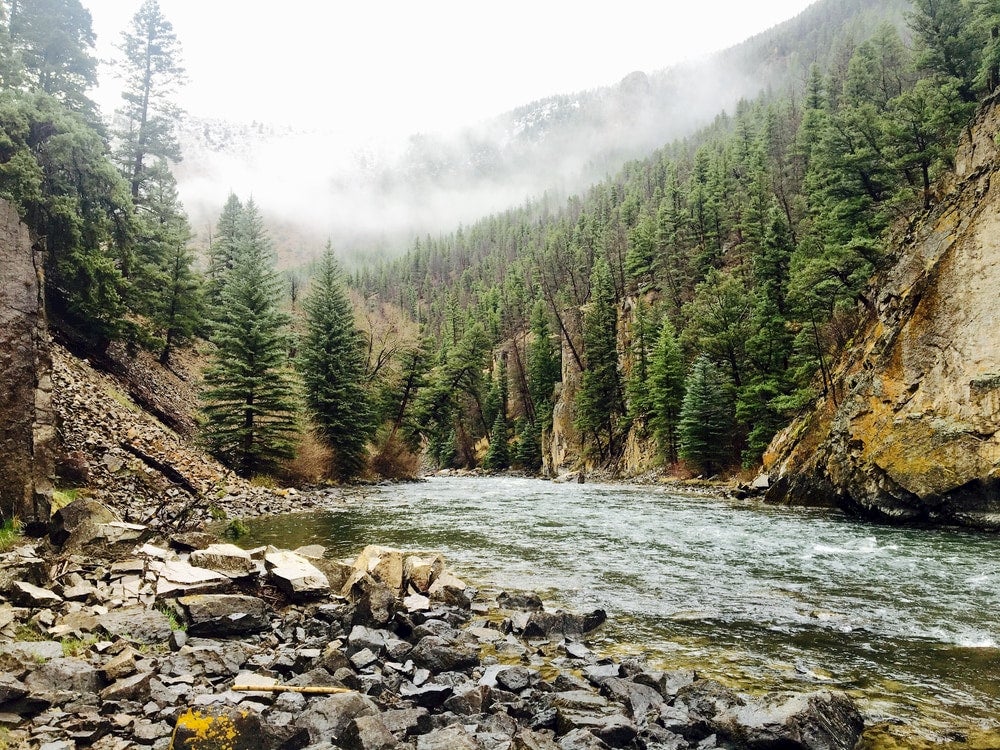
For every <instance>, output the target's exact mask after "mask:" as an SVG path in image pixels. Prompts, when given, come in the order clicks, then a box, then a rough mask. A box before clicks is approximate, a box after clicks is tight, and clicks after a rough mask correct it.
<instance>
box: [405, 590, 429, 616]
mask: <svg viewBox="0 0 1000 750" xmlns="http://www.w3.org/2000/svg"><path fill="white" fill-rule="evenodd" d="M403 606H404V607H406V611H407V612H426V611H427V610H429V609H430V608H431V600H430V597H426V596H424V595H423V594H410V595H409V596H407V597H404V599H403Z"/></svg>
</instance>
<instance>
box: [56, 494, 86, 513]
mask: <svg viewBox="0 0 1000 750" xmlns="http://www.w3.org/2000/svg"><path fill="white" fill-rule="evenodd" d="M79 496H80V490H79V489H78V488H75V489H70V490H52V508H51V509H52V512H53V513H55V512H56V511H57V510H59V509H60V508H65V507H66V506H67V505H69V504H70V503H71V502H73V501H74V500H76V499H77V498H78V497H79Z"/></svg>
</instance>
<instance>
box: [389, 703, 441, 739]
mask: <svg viewBox="0 0 1000 750" xmlns="http://www.w3.org/2000/svg"><path fill="white" fill-rule="evenodd" d="M382 723H384V724H385V726H386V728H387V729H388V730H389V731H390V732H392V733H393V735H394V736H396V737H399V738H402V737H406V736H409V735H413V734H426V733H427V732H429V731H431V726H432V722H431V715H430V712H429V711H428V710H427V709H426V708H397V709H392V710H389V711H384V712H383V713H382Z"/></svg>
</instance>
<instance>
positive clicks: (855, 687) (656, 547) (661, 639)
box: [246, 477, 1000, 736]
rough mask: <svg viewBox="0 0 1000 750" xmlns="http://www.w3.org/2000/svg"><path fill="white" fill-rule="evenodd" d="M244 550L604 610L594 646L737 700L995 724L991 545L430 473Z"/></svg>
mask: <svg viewBox="0 0 1000 750" xmlns="http://www.w3.org/2000/svg"><path fill="white" fill-rule="evenodd" d="M249 525H250V530H251V535H250V537H249V538H248V540H246V541H247V543H248V544H249V543H264V542H272V543H275V544H279V545H282V546H285V547H295V546H298V545H301V544H308V543H318V544H323V545H325V546H326V547H327V548H328V549H329V550H330V553H329V554H332V555H333V556H335V557H344V556H353V555H354V554H356V553H357V552H358V551H360V549H361V548H362V547H363V546H364V545H366V544H381V545H386V546H392V547H401V548H407V549H428V550H429V549H434V550H439V551H441V552H443V553H444V554H445V556H446V558H447V560H448V563H449V567H450V568H451V569H452V570H454V571H455V572H456V573H458V574H459V575H461V576H463V577H465V578H466V579H467V580H469V581H470V582H474V583H476V584H479V585H480V586H482V587H488V588H490V589H491V590H492V589H496V590H498V589H505V588H506V589H521V590H535V591H538V592H539V593H540V594H541V595H542V597H543V599H544V600H545V601H546V604H547V605H548V606H559V607H564V608H570V609H574V610H586V609H592V608H594V607H602V608H604V609H605V610H607V612H608V615H609V623H608V624H607V625H606V626H605V627H604V628H603V629H602V630H601V631H600V633H599V634H598V635H597V636H596V638H595V639H594V640H593V645H594V646H595V647H596V648H598V649H603V650H605V651H607V652H610V653H615V654H617V655H622V654H623V653H626V652H627V653H637V654H641V655H643V656H645V657H646V658H647V659H649V660H650V661H651V662H653V663H654V664H657V665H659V666H663V667H667V668H670V667H686V666H690V667H695V668H697V669H698V670H699V671H700V672H701V673H702V674H705V675H707V676H712V677H715V678H718V679H720V680H722V681H724V682H727V683H728V684H731V685H733V686H735V687H738V688H740V689H743V690H749V691H763V690H772V689H794V690H815V689H818V688H819V687H834V688H840V689H844V690H848V691H849V692H851V694H852V695H854V696H855V697H856V698H857V699H858V700H859V703H860V704H861V706H862V708H863V710H864V711H865V713H866V715H867V717H868V720H869V722H877V721H881V720H890V721H898V722H902V723H904V724H908V725H914V726H918V727H919V728H920V730H921V732H922V733H925V734H928V735H938V736H942V735H947V734H949V733H951V732H954V731H957V730H961V729H964V728H966V727H968V726H977V725H985V726H990V727H994V728H995V727H997V726H998V724H1000V721H998V717H1000V679H998V676H1000V673H998V668H1000V647H998V644H1000V537H998V536H996V535H988V534H976V533H973V532H968V531H960V530H950V529H943V530H942V529H936V530H920V529H897V528H891V527H886V526H878V525H870V524H866V523H861V522H858V521H856V520H853V519H849V518H846V517H844V516H842V515H840V514H837V513H834V512H830V511H818V510H810V509H800V508H775V507H764V506H761V505H760V504H757V503H748V502H742V503H741V502H736V501H733V500H730V499H726V498H722V497H715V496H706V495H695V494H683V493H679V492H678V491H677V490H676V489H675V488H665V487H664V488H661V487H649V486H631V485H625V486H619V485H602V484H585V485H578V484H556V483H552V482H544V481H538V480H530V479H520V478H456V477H442V478H431V479H430V480H428V481H426V482H421V483H416V484H403V485H396V486H391V487H385V488H373V489H371V490H368V491H365V492H361V493H359V494H356V495H349V496H348V497H347V499H346V500H345V501H344V503H343V505H342V506H341V507H338V508H335V509H333V510H330V511H323V512H317V513H311V514H301V515H295V516H284V517H276V518H269V519H260V520H257V521H252V522H251V523H250V524H249Z"/></svg>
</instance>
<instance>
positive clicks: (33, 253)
mask: <svg viewBox="0 0 1000 750" xmlns="http://www.w3.org/2000/svg"><path fill="white" fill-rule="evenodd" d="M41 255H42V253H41V251H40V250H39V248H37V247H36V246H34V244H33V243H32V241H31V237H30V236H29V233H28V228H27V227H26V226H25V225H24V224H22V223H21V221H20V219H19V217H18V215H17V211H15V209H14V207H13V206H12V205H11V204H10V203H8V202H7V201H5V200H2V199H0V517H2V518H3V519H5V520H7V519H10V518H12V517H15V516H16V517H17V518H19V519H20V520H21V521H22V522H23V523H25V524H27V525H29V526H30V525H32V524H44V523H45V522H46V521H48V517H49V503H50V499H51V497H52V476H53V474H54V446H55V443H56V431H55V426H54V420H53V412H52V358H51V353H50V344H49V335H48V330H47V326H46V321H45V304H44V298H43V288H44V283H43V276H42V260H41Z"/></svg>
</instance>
